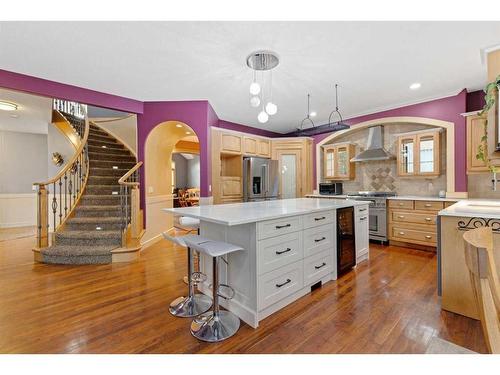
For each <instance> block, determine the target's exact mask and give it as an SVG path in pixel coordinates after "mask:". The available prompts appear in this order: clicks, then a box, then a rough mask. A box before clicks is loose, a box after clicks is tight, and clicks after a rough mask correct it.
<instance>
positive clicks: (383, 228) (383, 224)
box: [368, 207, 387, 241]
mask: <svg viewBox="0 0 500 375" xmlns="http://www.w3.org/2000/svg"><path fill="white" fill-rule="evenodd" d="M386 217H387V216H386V210H385V208H375V207H370V213H369V226H368V228H369V232H370V239H372V240H381V241H387V220H386Z"/></svg>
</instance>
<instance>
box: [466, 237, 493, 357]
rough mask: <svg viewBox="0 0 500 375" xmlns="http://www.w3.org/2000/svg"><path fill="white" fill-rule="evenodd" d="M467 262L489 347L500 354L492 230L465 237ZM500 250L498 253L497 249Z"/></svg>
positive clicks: (491, 350)
mask: <svg viewBox="0 0 500 375" xmlns="http://www.w3.org/2000/svg"><path fill="white" fill-rule="evenodd" d="M464 241H465V263H466V264H467V267H468V268H469V275H470V279H471V283H472V290H473V292H474V297H475V299H476V303H477V307H478V311H479V316H480V318H481V325H482V327H483V333H484V337H485V340H486V345H487V346H488V349H489V351H490V352H491V353H494V354H499V353H500V284H499V281H498V270H497V267H496V264H495V257H494V250H493V232H492V230H491V228H477V229H473V230H470V231H468V232H466V233H465V234H464ZM497 251H498V250H497Z"/></svg>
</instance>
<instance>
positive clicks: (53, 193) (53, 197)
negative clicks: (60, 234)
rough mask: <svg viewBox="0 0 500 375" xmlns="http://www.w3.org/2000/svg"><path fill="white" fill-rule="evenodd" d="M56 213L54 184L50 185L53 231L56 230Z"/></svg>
mask: <svg viewBox="0 0 500 375" xmlns="http://www.w3.org/2000/svg"><path fill="white" fill-rule="evenodd" d="M56 213H57V198H56V183H55V181H54V182H53V183H52V215H53V218H54V228H53V229H54V231H55V230H56V217H57V215H56Z"/></svg>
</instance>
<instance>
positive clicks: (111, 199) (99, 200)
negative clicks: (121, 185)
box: [80, 191, 122, 206]
mask: <svg viewBox="0 0 500 375" xmlns="http://www.w3.org/2000/svg"><path fill="white" fill-rule="evenodd" d="M121 197H122V196H121V195H97V194H88V192H87V191H85V194H84V195H83V196H82V198H81V199H80V204H81V205H85V206H95V205H105V206H106V205H108V206H109V205H120V204H121Z"/></svg>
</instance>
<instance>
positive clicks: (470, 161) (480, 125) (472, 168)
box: [467, 115, 488, 173]
mask: <svg viewBox="0 0 500 375" xmlns="http://www.w3.org/2000/svg"><path fill="white" fill-rule="evenodd" d="M485 123H486V117H485V116H479V115H473V116H468V117H467V173H485V172H488V167H487V166H486V163H485V162H484V161H482V160H478V159H477V158H476V155H477V152H478V148H479V146H480V145H481V144H482V138H483V136H484V126H485Z"/></svg>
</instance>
